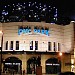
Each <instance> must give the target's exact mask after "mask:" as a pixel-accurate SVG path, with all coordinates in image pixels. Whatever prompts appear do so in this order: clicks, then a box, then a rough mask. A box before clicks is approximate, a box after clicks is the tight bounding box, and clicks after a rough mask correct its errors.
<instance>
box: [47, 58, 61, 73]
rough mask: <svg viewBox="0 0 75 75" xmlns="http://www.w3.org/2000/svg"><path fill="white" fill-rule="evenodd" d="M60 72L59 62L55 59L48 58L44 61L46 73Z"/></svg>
mask: <svg viewBox="0 0 75 75" xmlns="http://www.w3.org/2000/svg"><path fill="white" fill-rule="evenodd" d="M59 72H61V62H60V61H59V60H58V59H57V58H50V59H48V60H47V61H46V73H47V74H57V73H59Z"/></svg>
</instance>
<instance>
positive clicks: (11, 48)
mask: <svg viewBox="0 0 75 75" xmlns="http://www.w3.org/2000/svg"><path fill="white" fill-rule="evenodd" d="M10 50H13V41H11V43H10Z"/></svg>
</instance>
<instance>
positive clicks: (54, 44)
mask: <svg viewBox="0 0 75 75" xmlns="http://www.w3.org/2000/svg"><path fill="white" fill-rule="evenodd" d="M54 51H56V45H55V42H54Z"/></svg>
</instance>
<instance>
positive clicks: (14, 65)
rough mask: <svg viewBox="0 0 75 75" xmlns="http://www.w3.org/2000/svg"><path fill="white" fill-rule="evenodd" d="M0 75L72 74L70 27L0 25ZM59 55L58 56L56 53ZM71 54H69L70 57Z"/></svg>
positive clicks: (24, 23) (29, 23)
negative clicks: (39, 69)
mask: <svg viewBox="0 0 75 75" xmlns="http://www.w3.org/2000/svg"><path fill="white" fill-rule="evenodd" d="M0 30H2V31H3V40H2V34H0V40H1V41H3V47H2V72H7V73H8V72H11V71H14V72H15V73H20V72H21V71H22V72H23V71H25V73H29V74H31V73H36V67H37V66H38V65H40V66H42V73H47V74H56V73H58V72H60V71H74V57H75V55H74V24H73V23H72V22H71V23H70V24H68V25H65V26H63V25H57V24H50V23H45V22H9V23H0ZM60 52H61V53H62V56H60V55H59V53H60ZM72 52H73V53H72Z"/></svg>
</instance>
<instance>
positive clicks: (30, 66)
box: [27, 57, 37, 74]
mask: <svg viewBox="0 0 75 75" xmlns="http://www.w3.org/2000/svg"><path fill="white" fill-rule="evenodd" d="M36 66H37V58H36V57H32V58H30V59H29V60H28V61H27V74H35V73H36Z"/></svg>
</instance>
